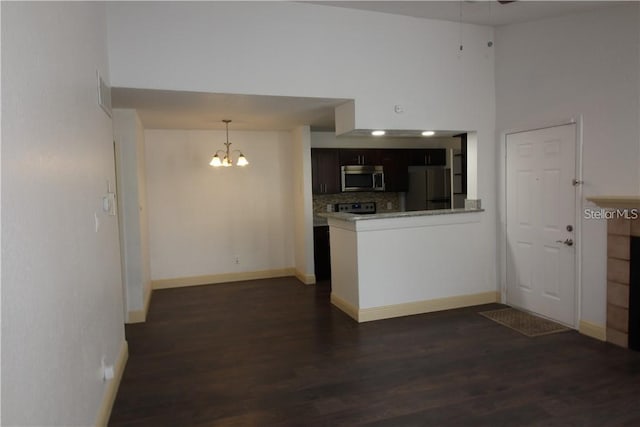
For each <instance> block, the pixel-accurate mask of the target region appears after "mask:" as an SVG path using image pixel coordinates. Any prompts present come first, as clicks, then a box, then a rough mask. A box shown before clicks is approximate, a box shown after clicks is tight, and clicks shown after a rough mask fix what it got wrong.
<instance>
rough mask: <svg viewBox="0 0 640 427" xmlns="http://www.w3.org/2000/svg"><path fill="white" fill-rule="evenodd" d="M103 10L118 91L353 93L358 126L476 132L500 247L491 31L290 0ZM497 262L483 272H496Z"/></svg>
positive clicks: (487, 233) (491, 231)
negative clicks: (461, 49) (401, 109)
mask: <svg viewBox="0 0 640 427" xmlns="http://www.w3.org/2000/svg"><path fill="white" fill-rule="evenodd" d="M107 10H108V14H109V19H108V24H109V54H110V56H109V59H110V66H111V73H112V74H111V77H112V81H113V85H114V86H121V87H136V88H149V89H167V90H189V91H202V92H221V93H239V94H257V95H284V96H311V97H313V96H315V97H330V98H345V99H355V122H356V123H355V125H356V126H357V127H359V128H378V127H379V128H385V129H466V130H476V131H477V135H478V155H477V159H478V180H477V189H478V190H477V197H478V198H481V199H482V203H483V207H485V208H487V212H486V213H485V215H484V216H483V217H482V220H481V223H480V224H476V226H477V227H479V228H480V229H481V230H482V232H481V233H480V238H481V241H482V243H483V245H484V247H485V251H486V252H487V253H489V254H495V252H496V239H495V234H496V217H495V208H494V207H495V206H496V199H495V192H496V190H495V189H496V175H495V169H496V167H495V162H496V158H495V136H494V128H495V108H494V107H495V85H494V57H493V48H489V47H488V46H487V42H488V41H489V40H492V39H493V29H492V28H489V27H482V26H474V25H467V24H464V25H460V24H458V23H454V22H446V21H435V20H426V19H417V18H410V17H405V16H397V15H389V14H382V13H374V12H366V11H358V10H349V9H344V8H335V7H328V6H322V5H313V4H302V3H293V2H147V3H144V2H140V3H127V2H114V3H109V4H108V5H107ZM177 23H179V24H180V25H177ZM183 23H188V25H182V24H183ZM460 32H462V35H463V43H464V46H465V48H464V52H463V53H462V54H460V53H459V49H458V47H459V41H460V36H459V35H460ZM396 104H400V105H402V106H403V107H404V109H405V112H404V113H402V114H396V113H395V112H394V105H396ZM474 196H475V195H474ZM227 256H228V255H227ZM492 256H494V255H492ZM496 263H497V260H496V258H495V256H494V258H493V259H491V260H490V265H489V266H488V267H487V268H488V269H489V270H490V272H491V274H492V275H493V276H492V277H494V279H495V265H496Z"/></svg>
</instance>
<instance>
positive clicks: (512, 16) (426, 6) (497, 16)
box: [308, 0, 625, 26]
mask: <svg viewBox="0 0 640 427" xmlns="http://www.w3.org/2000/svg"><path fill="white" fill-rule="evenodd" d="M308 3H314V4H318V5H324V6H335V7H344V8H348V9H360V10H368V11H372V12H382V13H390V14H395V15H405V16H413V17H416V18H428V19H439V20H444V21H454V22H460V21H461V22H466V23H469V24H478V25H492V26H500V25H508V24H516V23H521V22H528V21H535V20H538V19H543V18H548V17H552V16H560V15H566V14H569V13H574V12H580V11H586V10H592V9H596V8H599V7H605V6H612V5H616V4H622V3H625V2H620V1H524V0H520V1H514V2H511V3H508V4H501V3H499V2H498V1H485V0H480V1H467V0H463V1H456V0H452V1H310V2H308Z"/></svg>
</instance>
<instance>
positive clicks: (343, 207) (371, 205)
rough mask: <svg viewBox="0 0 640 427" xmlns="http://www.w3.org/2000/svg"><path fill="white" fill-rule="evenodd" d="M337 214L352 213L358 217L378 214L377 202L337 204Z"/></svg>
mask: <svg viewBox="0 0 640 427" xmlns="http://www.w3.org/2000/svg"><path fill="white" fill-rule="evenodd" d="M336 212H344V213H352V214H356V215H371V214H374V213H376V202H364V203H337V204H336Z"/></svg>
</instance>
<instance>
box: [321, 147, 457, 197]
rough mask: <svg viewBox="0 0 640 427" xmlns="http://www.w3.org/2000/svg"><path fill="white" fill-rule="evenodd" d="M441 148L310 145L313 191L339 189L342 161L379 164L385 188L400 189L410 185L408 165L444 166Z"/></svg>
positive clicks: (443, 154)
mask: <svg viewBox="0 0 640 427" xmlns="http://www.w3.org/2000/svg"><path fill="white" fill-rule="evenodd" d="M446 164H447V152H446V150H445V149H444V148H427V149H415V150H412V149H407V150H404V149H375V148H365V149H355V148H348V149H342V148H341V149H338V148H312V149H311V174H312V190H313V194H334V193H340V192H341V190H342V186H341V171H340V167H341V166H345V165H370V166H377V165H382V166H383V167H384V183H385V191H388V192H401V191H407V190H408V189H409V171H408V168H409V166H445V165H446Z"/></svg>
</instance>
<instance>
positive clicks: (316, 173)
mask: <svg viewBox="0 0 640 427" xmlns="http://www.w3.org/2000/svg"><path fill="white" fill-rule="evenodd" d="M311 189H312V191H313V194H333V193H339V192H340V162H339V160H338V149H336V148H312V149H311Z"/></svg>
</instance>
